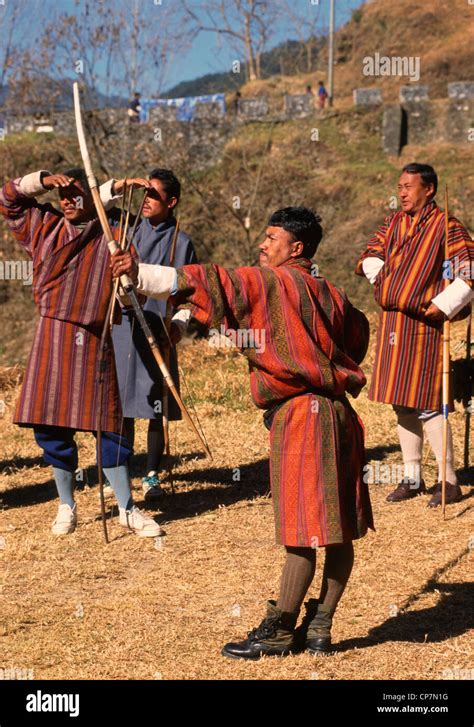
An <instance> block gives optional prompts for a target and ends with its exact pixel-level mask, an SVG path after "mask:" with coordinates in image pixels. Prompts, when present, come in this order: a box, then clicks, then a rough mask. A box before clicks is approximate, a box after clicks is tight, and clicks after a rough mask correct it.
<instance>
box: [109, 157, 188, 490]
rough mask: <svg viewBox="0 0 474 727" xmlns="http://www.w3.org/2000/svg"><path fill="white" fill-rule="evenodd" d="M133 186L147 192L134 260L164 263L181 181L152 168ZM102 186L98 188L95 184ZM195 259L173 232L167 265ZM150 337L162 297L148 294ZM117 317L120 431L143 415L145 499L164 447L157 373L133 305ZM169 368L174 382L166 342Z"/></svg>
mask: <svg viewBox="0 0 474 727" xmlns="http://www.w3.org/2000/svg"><path fill="white" fill-rule="evenodd" d="M123 182H124V180H120V181H112V182H111V183H108V184H109V187H108V190H109V193H110V200H108V199H107V185H103V188H104V189H105V192H103V193H102V197H103V201H104V202H105V203H106V206H109V201H112V200H113V201H116V200H117V195H119V194H120V193H121V192H122V189H123ZM131 182H133V183H134V186H135V187H140V186H141V187H146V188H147V190H148V196H147V199H146V201H145V204H144V207H143V211H142V220H141V222H140V223H139V226H138V228H137V231H136V234H135V237H134V240H133V244H134V247H135V248H136V250H137V252H138V255H139V258H140V261H141V262H142V263H149V264H153V265H170V264H171V261H170V255H171V248H172V243H173V236H174V233H175V229H176V218H175V216H174V210H175V208H176V206H177V204H178V202H179V199H180V195H181V184H180V182H179V180H178V179H177V178H176V176H175V175H174V174H173V172H172V171H170V170H169V169H154V170H153V171H152V172H151V173H150V175H149V180H143V179H130V180H128V183H131ZM101 191H102V190H101ZM196 262H197V257H196V253H195V250H194V246H193V243H192V242H191V240H190V238H189V236H188V235H186V233H184V232H181V231H180V232H179V233H178V237H177V240H176V250H175V255H174V261H173V265H174V266H175V267H182V266H183V265H190V264H192V263H196ZM143 309H144V311H145V316H146V318H147V320H148V323H149V325H150V328H151V330H152V331H153V334H154V336H155V338H157V339H162V340H163V334H164V329H163V324H162V322H161V320H160V315H161V316H162V317H163V320H164V319H165V317H166V301H162V300H152V299H151V298H148V299H147V300H146V302H145V304H144V306H143ZM122 313H123V315H122V320H121V323H120V324H119V325H115V326H114V328H113V333H112V337H113V342H114V351H115V361H116V367H117V377H118V383H119V388H120V396H121V401H122V409H123V416H124V431H125V432H126V433H127V436H128V437H129V438H131V440H132V441H133V438H134V420H135V419H148V420H149V425H148V442H147V458H148V461H147V474H146V476H145V477H144V478H143V491H144V495H145V499H146V500H151V501H153V500H156V499H157V498H158V497H159V496H160V495H161V485H160V479H159V477H158V473H159V471H160V466H161V459H162V456H163V452H164V446H165V443H164V429H163V377H162V375H161V372H160V370H159V369H158V367H157V365H156V362H155V360H154V358H153V356H152V354H151V352H150V348H149V346H148V344H147V342H146V340H145V337H144V335H143V332H142V330H141V328H140V327H139V326H138V325H137V323H136V321H135V317H134V314H133V310H132V309H131V308H130V309H127V308H124V309H123V310H122ZM186 315H187V312H186V311H182V312H180V313H177V314H176V315H175V316H173V319H172V326H171V338H172V340H173V343H176V342H177V341H178V340H179V339H180V337H181V334H182V331H183V328H184V327H185V319H186ZM169 368H170V372H171V376H172V377H173V380H174V381H175V382H176V385H177V386H178V388H179V375H178V362H177V355H176V349H175V348H174V346H173V347H171V352H170V366H169ZM168 402H169V410H168V420H169V421H178V420H179V419H181V412H180V410H179V407H178V405H177V404H176V402H175V400H174V398H173V397H172V396H169V397H168Z"/></svg>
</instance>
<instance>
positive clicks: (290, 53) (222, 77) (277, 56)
mask: <svg viewBox="0 0 474 727" xmlns="http://www.w3.org/2000/svg"><path fill="white" fill-rule="evenodd" d="M325 45H326V39H325V38H324V37H320V38H315V43H314V47H313V53H312V58H311V63H312V70H313V71H314V70H316V66H317V62H318V56H319V53H320V52H321V49H322V48H324V46H325ZM261 68H262V79H267V78H271V76H275V75H279V74H282V75H286V76H293V75H298V74H300V73H305V72H306V71H307V64H306V57H305V48H304V46H303V44H302V43H300V42H299V41H297V40H287V41H285V42H283V43H280V44H279V45H277V46H275V48H272V49H271V50H269V51H266V52H265V53H263V54H262V59H261ZM242 75H243V74H242V73H241V74H236V73H231V72H228V73H208V74H207V75H205V76H200V77H199V78H195V79H193V80H191V81H182V82H181V83H178V84H177V85H176V86H173V87H172V88H170V89H169V90H168V91H166V92H165V93H164V94H163V96H165V97H166V98H182V97H183V96H201V95H204V94H211V93H232V92H233V91H236V90H237V89H239V88H240V87H241V86H242Z"/></svg>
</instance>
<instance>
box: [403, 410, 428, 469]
mask: <svg viewBox="0 0 474 727" xmlns="http://www.w3.org/2000/svg"><path fill="white" fill-rule="evenodd" d="M397 419H398V424H397V432H398V438H399V440H400V446H401V448H402V456H403V466H404V474H403V476H404V477H409V478H410V480H415V482H419V481H420V480H421V454H422V450H423V425H422V423H421V422H420V420H419V419H418V416H417V414H416V413H415V412H413V414H405V413H404V414H401V413H400V414H397Z"/></svg>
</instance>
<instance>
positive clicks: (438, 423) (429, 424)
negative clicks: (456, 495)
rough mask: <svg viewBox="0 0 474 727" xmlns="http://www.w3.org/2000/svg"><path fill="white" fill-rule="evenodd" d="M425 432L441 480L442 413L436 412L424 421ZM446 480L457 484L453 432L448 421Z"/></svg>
mask: <svg viewBox="0 0 474 727" xmlns="http://www.w3.org/2000/svg"><path fill="white" fill-rule="evenodd" d="M425 432H426V436H427V437H428V441H429V443H430V444H431V446H432V448H433V452H434V455H435V457H436V462H437V464H438V480H439V482H441V480H442V477H443V469H442V468H443V415H442V414H438V415H437V416H435V417H431V419H427V421H425ZM446 481H447V482H450V483H451V484H452V485H456V484H457V481H458V480H457V477H456V472H455V471H454V450H453V433H452V431H451V425H450V424H449V423H448V447H447V454H446Z"/></svg>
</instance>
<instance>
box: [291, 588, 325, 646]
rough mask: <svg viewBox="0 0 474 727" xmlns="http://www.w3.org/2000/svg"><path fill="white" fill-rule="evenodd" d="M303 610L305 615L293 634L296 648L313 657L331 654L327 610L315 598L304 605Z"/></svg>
mask: <svg viewBox="0 0 474 727" xmlns="http://www.w3.org/2000/svg"><path fill="white" fill-rule="evenodd" d="M305 609H306V613H305V615H304V616H303V619H302V621H301V624H300V626H298V628H297V629H296V632H295V641H296V645H297V647H298V648H299V649H300V650H301V651H303V650H306V651H308V652H309V653H310V654H315V655H318V654H323V655H324V654H329V653H331V652H332V651H333V649H332V648H331V626H332V616H331V614H330V611H329V609H328V608H327V606H323V605H322V604H320V603H319V602H318V601H317V600H316V599H315V598H310V599H309V601H307V602H306V603H305Z"/></svg>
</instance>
